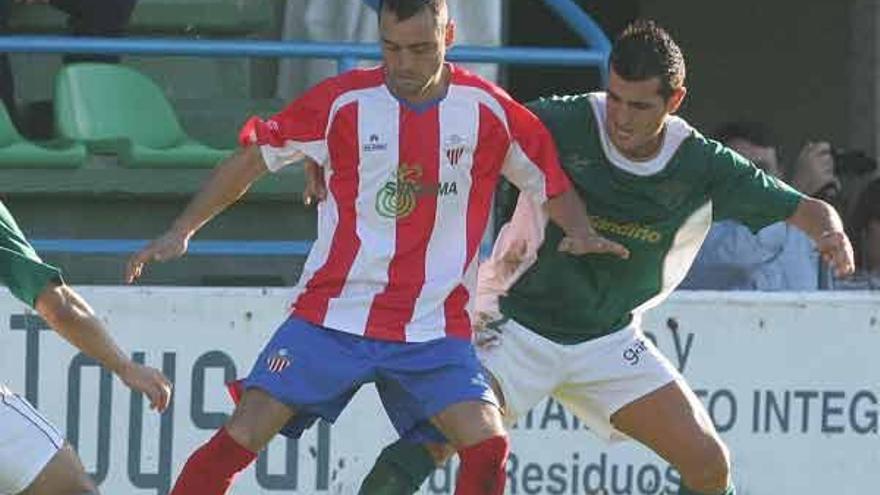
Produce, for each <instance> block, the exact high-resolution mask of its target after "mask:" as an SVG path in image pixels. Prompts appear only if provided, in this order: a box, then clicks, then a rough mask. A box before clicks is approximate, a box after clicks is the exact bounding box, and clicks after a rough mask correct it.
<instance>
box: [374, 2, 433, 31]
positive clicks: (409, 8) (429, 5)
mask: <svg viewBox="0 0 880 495" xmlns="http://www.w3.org/2000/svg"><path fill="white" fill-rule="evenodd" d="M378 11H379V17H380V18H381V17H382V16H383V15H386V14H393V15H394V17H396V18H397V21H398V22H400V21H405V20H407V19H409V18H411V17H414V16H416V15H418V14H421V13H422V12H423V11H428V12H429V13H430V14H431V17H433V18H434V21H435V22H436V24H437V27H438V28H444V27H446V24H447V23H448V22H449V9H448V8H447V6H446V0H380V1H379V9H378Z"/></svg>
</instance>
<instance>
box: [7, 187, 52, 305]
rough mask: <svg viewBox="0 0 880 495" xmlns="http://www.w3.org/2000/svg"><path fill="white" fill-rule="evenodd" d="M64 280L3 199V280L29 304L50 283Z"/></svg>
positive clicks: (31, 303)
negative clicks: (29, 240)
mask: <svg viewBox="0 0 880 495" xmlns="http://www.w3.org/2000/svg"><path fill="white" fill-rule="evenodd" d="M51 281H55V282H57V283H63V281H62V279H61V270H59V269H57V268H55V267H54V266H51V265H47V264H46V263H43V260H41V259H40V257H39V256H38V255H37V252H36V251H34V248H33V247H31V245H30V243H28V241H27V239H25V238H24V234H22V232H21V229H19V228H18V225H17V224H16V223H15V219H14V218H12V215H11V214H10V213H9V210H7V209H6V206H5V205H4V204H3V203H2V202H0V283H2V284H3V285H5V286H6V287H8V288H9V291H10V292H12V295H14V296H15V297H17V298H18V299H20V300H21V301H22V302H24V303H25V304H27V305H28V306H30V307H34V304H36V301H37V296H39V295H40V292H42V291H43V289H44V288H45V287H46V285H48V284H49V282H51Z"/></svg>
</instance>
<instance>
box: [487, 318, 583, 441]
mask: <svg viewBox="0 0 880 495" xmlns="http://www.w3.org/2000/svg"><path fill="white" fill-rule="evenodd" d="M485 332H491V333H492V334H493V335H492V338H491V339H482V340H481V339H479V338H478V339H477V342H478V344H477V356H478V357H479V359H480V362H482V364H483V367H484V369H485V370H486V373H487V375H488V377H489V378H490V382H491V384H492V388H493V390H494V391H495V394H496V396H498V399H499V401H500V403H501V405H502V412H503V414H504V420H505V423H507V424H513V423H514V422H516V420H517V418H519V417H520V416H523V415H525V414H526V413H527V412H529V410H530V409H531V408H532V407H534V406H535V405H536V404H537V403H538V402H540V401H541V400H542V399H544V398H546V397H547V396H549V395H550V394H551V393H552V392H553V390H554V389H556V387H557V386H558V385H559V384H560V383H562V381H563V379H564V369H565V368H564V366H563V364H564V363H565V362H566V360H567V350H566V346H562V345H560V344H557V343H555V342H552V341H550V340H547V339H545V338H543V337H541V336H540V335H538V334H536V333H534V332H532V331H531V330H529V329H528V328H526V327H524V326H522V325H520V324H519V323H517V322H516V321H514V320H512V319H505V320H502V321H499V322H496V323H493V324H492V328H491V329H490V330H485Z"/></svg>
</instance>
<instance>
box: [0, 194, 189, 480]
mask: <svg viewBox="0 0 880 495" xmlns="http://www.w3.org/2000/svg"><path fill="white" fill-rule="evenodd" d="M0 283H2V284H3V285H5V286H6V287H7V288H8V289H9V291H10V292H11V293H12V294H13V295H14V296H15V297H16V298H18V299H19V300H20V301H22V302H23V303H25V304H27V305H28V306H30V307H31V308H34V309H35V310H36V312H37V313H38V314H39V315H40V316H41V317H42V318H43V319H44V320H46V322H47V323H48V324H49V325H50V326H51V327H52V328H53V329H55V331H57V332H58V333H59V334H60V335H61V336H63V337H64V338H65V339H67V340H68V341H69V342H70V343H72V344H73V345H75V346H76V347H77V348H78V349H80V350H81V351H83V352H84V353H85V354H87V355H89V356H91V357H92V358H94V359H96V360H97V361H98V362H100V363H101V364H102V365H104V366H105V367H107V368H108V369H110V370H111V371H113V372H114V373H116V374H117V375H118V376H119V377H120V378H121V379H122V381H123V382H125V384H126V385H128V386H129V387H131V388H132V389H133V390H135V391H137V392H141V393H144V394H146V395H147V397H148V398H149V400H150V405H151V407H153V408H154V409H157V410H159V411H163V410H165V408H166V407H167V406H168V403H169V401H170V395H171V383H170V382H169V381H168V379H167V378H165V376H164V375H162V373H161V372H160V371H159V370H157V369H154V368H151V367H149V366H144V365H142V364H139V363H136V362H134V361H132V360H131V359H130V358H129V357H128V356H126V355H125V354H124V353H123V352H122V350H121V349H120V348H119V347H118V346H117V345H116V343H115V342H114V341H113V339H112V338H111V337H110V335H109V334H108V333H107V330H106V329H105V328H104V324H103V323H101V320H100V319H99V318H98V317H97V316H96V315H95V313H94V312H93V311H92V308H90V307H89V305H88V304H87V303H86V302H85V301H84V300H83V299H82V297H80V296H79V295H78V294H77V293H76V292H75V291H74V290H73V289H72V288H71V287H70V286H68V285H66V284H65V283H64V281H63V280H62V278H61V272H60V271H59V270H58V269H57V268H55V267H53V266H51V265H47V264H46V263H44V262H43V261H42V260H41V259H40V257H39V256H38V255H37V253H36V251H34V249H33V247H31V245H30V243H28V241H27V239H25V237H24V234H22V232H21V230H20V229H19V228H18V225H17V224H16V222H15V219H14V218H12V215H11V214H10V213H9V210H7V209H6V206H4V205H3V203H2V202H0ZM0 493H10V494H15V493H21V494H27V495H44V494H45V495H48V494H58V493H78V494H85V493H89V494H93V493H95V494H96V493H98V490H97V488H96V487H95V484H94V482H93V481H92V480H91V479H90V478H89V476H88V474H86V472H85V470H84V469H83V466H82V463H81V462H80V460H79V457H78V456H77V455H76V453H75V452H74V451H73V449H72V448H71V446H70V445H69V444H68V443H66V442H65V441H64V438H63V437H62V435H61V434H60V433H59V432H58V430H57V429H56V428H55V427H54V426H52V424H51V423H49V421H47V420H46V419H45V418H43V417H42V415H40V413H38V412H37V411H36V410H35V409H34V408H33V407H32V406H31V405H30V404H29V403H28V402H27V401H26V400H25V399H23V398H22V397H19V396H18V395H16V394H14V393H13V392H11V391H10V390H9V389H8V388H6V386H5V385H4V384H3V382H0Z"/></svg>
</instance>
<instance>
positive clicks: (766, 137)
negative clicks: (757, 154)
mask: <svg viewBox="0 0 880 495" xmlns="http://www.w3.org/2000/svg"><path fill="white" fill-rule="evenodd" d="M712 137H714V138H715V139H717V140H718V141H720V142H722V143H725V144H726V143H729V142H730V141H731V140H733V139H741V140H743V141H748V142H750V143H752V144H756V145H758V146H762V147H765V148H766V147H771V146H776V143H775V141H774V139H773V136H772V135H771V133H770V129H768V128H767V126H765V125H764V124H761V123H760V122H745V121H743V122H727V123H725V124H722V125H721V126H720V127H719V128H718V129H717V130H716V131H715V133H714V134H713V135H712Z"/></svg>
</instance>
